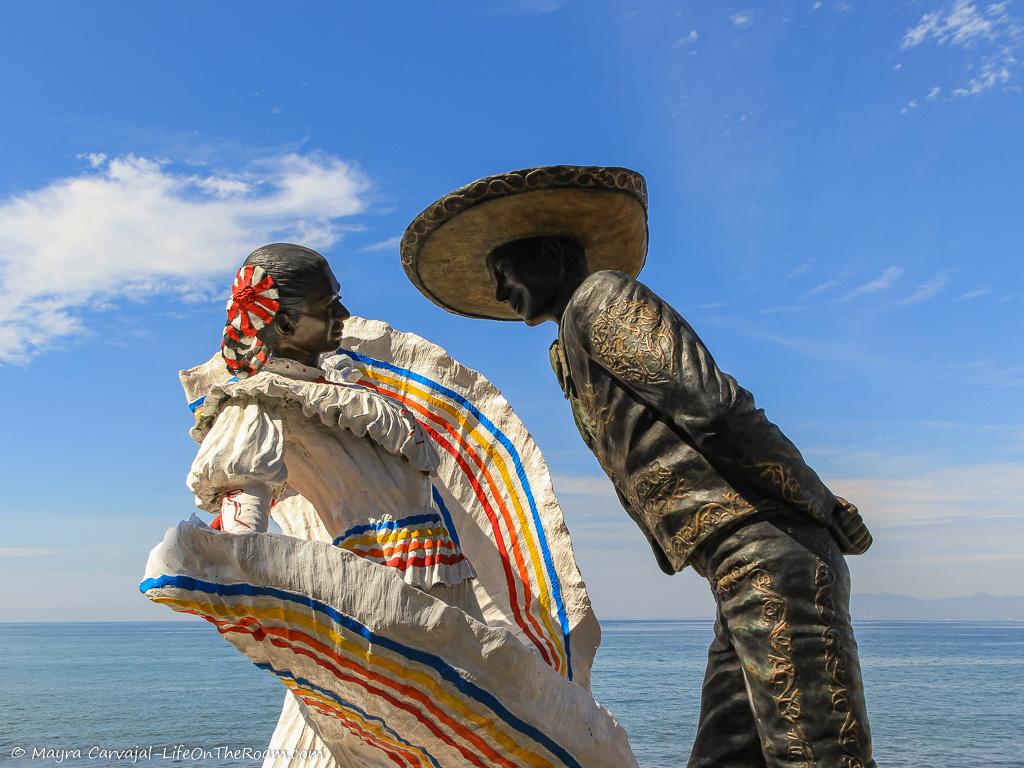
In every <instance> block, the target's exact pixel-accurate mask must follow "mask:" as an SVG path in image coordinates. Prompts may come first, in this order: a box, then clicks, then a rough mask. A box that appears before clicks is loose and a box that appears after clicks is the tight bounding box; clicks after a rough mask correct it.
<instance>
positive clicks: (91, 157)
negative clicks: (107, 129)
mask: <svg viewBox="0 0 1024 768" xmlns="http://www.w3.org/2000/svg"><path fill="white" fill-rule="evenodd" d="M75 157H77V158H78V159H79V160H85V161H86V162H88V163H89V165H91V166H92V167H93V168H99V167H100V166H101V165H103V164H104V163H105V162H107V156H106V155H105V154H103V153H102V152H82V153H80V154H78V155H75Z"/></svg>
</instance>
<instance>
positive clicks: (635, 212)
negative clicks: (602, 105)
mask: <svg viewBox="0 0 1024 768" xmlns="http://www.w3.org/2000/svg"><path fill="white" fill-rule="evenodd" d="M542 235H557V236H561V237H571V238H573V239H575V240H576V241H578V242H579V243H580V244H581V245H582V246H583V247H584V249H585V250H586V253H587V266H588V268H589V270H590V271H591V272H596V271H598V270H601V269H615V270H621V271H623V272H628V273H629V274H630V275H632V276H634V277H635V276H636V275H637V274H639V272H640V269H641V268H642V267H643V265H644V259H645V257H646V255H647V184H646V182H645V181H644V177H643V176H641V175H640V174H639V173H637V172H636V171H631V170H629V169H628V168H602V167H594V166H578V165H552V166H547V167H544V168H527V169H525V170H521V171H511V172H509V173H501V174H498V175H496V176H488V177H486V178H483V179H478V180H477V181H474V182H472V183H470V184H467V185H466V186H464V187H460V188H459V189H456V190H455V191H454V192H450V193H449V194H447V195H445V196H444V197H442V198H441V199H440V200H437V201H436V202H434V203H432V204H431V205H430V206H428V207H427V209H426V210H425V211H423V213H421V214H420V215H419V216H417V217H416V218H415V219H413V221H412V223H411V224H410V225H409V227H408V228H407V229H406V230H405V235H404V236H403V237H402V246H401V252H402V266H404V267H405V273H406V274H407V275H408V276H409V279H410V280H411V281H412V283H413V285H415V286H416V287H417V288H418V289H419V290H420V292H421V293H422V294H423V295H424V296H426V297H427V298H428V299H430V300H431V301H432V302H434V303H435V304H437V305H438V306H440V307H443V308H444V309H446V310H448V311H449V312H454V313H456V314H459V315H465V316H467V317H482V318H490V319H494V320H517V319H519V318H517V317H516V315H515V314H514V313H513V312H512V310H511V309H510V308H509V306H508V305H507V304H503V303H501V302H499V301H497V300H496V299H495V298H494V278H493V277H492V275H491V274H490V272H489V271H488V269H487V264H486V258H487V254H488V253H490V252H491V251H492V250H493V249H494V248H496V247H497V246H499V245H502V244H504V243H507V242H509V241H511V240H518V239H520V238H524V237H539V236H542Z"/></svg>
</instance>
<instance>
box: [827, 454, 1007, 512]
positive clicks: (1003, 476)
mask: <svg viewBox="0 0 1024 768" xmlns="http://www.w3.org/2000/svg"><path fill="white" fill-rule="evenodd" d="M829 487H831V488H832V489H833V490H834V491H835V492H836V493H838V494H840V495H842V496H845V497H846V498H848V499H850V501H852V502H853V503H854V504H856V505H857V506H858V507H859V508H860V510H861V512H862V513H863V514H865V516H866V519H868V520H869V521H874V522H875V524H876V525H878V526H894V525H919V524H927V523H932V522H937V521H941V520H954V519H958V518H966V519H971V518H978V517H1012V518H1024V505H1022V503H1021V498H1022V494H1024V472H1021V471H1020V466H1019V465H1015V464H980V465H961V466H953V467H941V468H936V469H934V470H931V471H928V472H923V473H919V474H913V475H907V476H905V477H902V478H895V479H891V478H877V477H874V478H872V477H865V478H845V479H839V478H831V479H829Z"/></svg>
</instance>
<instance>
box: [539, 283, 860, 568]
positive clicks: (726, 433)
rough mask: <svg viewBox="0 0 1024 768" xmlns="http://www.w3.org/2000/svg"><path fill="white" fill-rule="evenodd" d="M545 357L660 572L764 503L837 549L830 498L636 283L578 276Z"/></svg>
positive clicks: (670, 313)
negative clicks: (818, 531) (827, 536)
mask: <svg viewBox="0 0 1024 768" xmlns="http://www.w3.org/2000/svg"><path fill="white" fill-rule="evenodd" d="M551 352H552V355H551V358H552V366H553V367H554V369H555V372H556V375H558V377H559V383H560V384H561V386H562V390H563V392H565V395H566V397H567V398H568V399H569V402H570V404H571V406H572V410H573V416H574V418H575V421H576V425H577V427H578V428H579V430H580V434H581V435H582V436H583V439H584V441H585V442H586V443H587V446H588V447H589V448H590V449H591V450H592V451H593V452H594V455H595V456H596V457H597V459H598V461H599V462H600V463H601V466H602V468H603V469H604V470H605V472H606V473H607V474H608V476H609V478H611V480H612V483H613V484H614V486H615V489H616V492H617V493H618V495H619V499H620V501H621V502H622V504H623V506H624V507H625V509H626V511H627V512H628V513H629V515H630V517H632V518H633V520H634V521H635V522H636V523H637V525H639V526H640V528H641V530H642V531H643V532H644V534H645V535H646V536H647V538H648V539H649V541H650V542H651V546H652V547H653V549H654V554H655V557H656V558H657V560H658V564H659V565H660V566H661V568H662V570H663V571H665V572H666V573H673V572H676V571H680V570H682V569H683V568H685V567H686V566H687V565H688V564H690V563H689V561H690V558H691V556H692V555H693V553H694V550H695V549H696V548H697V546H698V545H699V544H700V543H701V542H702V541H704V540H705V539H707V538H708V537H709V536H710V535H712V534H713V533H714V532H715V531H717V530H719V529H721V528H722V527H723V526H727V525H730V524H733V523H735V522H737V521H740V520H742V519H743V518H745V517H747V516H749V515H752V514H754V513H755V512H759V511H764V510H768V509H772V508H776V509H777V508H780V507H789V508H791V509H794V510H798V511H799V512H800V513H802V514H806V515H808V516H810V517H811V518H813V519H815V520H817V521H818V522H820V523H821V524H822V525H824V526H826V527H827V528H829V529H830V530H832V531H833V534H834V535H836V538H837V539H839V540H840V545H843V544H844V542H843V541H842V537H841V534H837V525H836V521H835V512H834V510H835V508H836V507H837V500H836V497H835V496H833V495H832V493H831V491H829V489H828V488H826V487H825V485H824V483H822V481H821V480H820V479H819V478H818V476H817V474H815V472H814V470H812V469H811V468H810V467H809V466H807V464H806V463H805V462H804V460H803V457H802V456H801V455H800V452H799V451H798V450H797V449H796V446H794V445H793V443H791V442H790V441H789V440H788V439H787V438H786V436H785V435H784V434H783V433H782V432H781V430H779V428H778V427H776V426H775V425H774V424H772V423H771V422H770V421H768V419H767V418H765V415H764V411H762V410H761V409H759V408H757V407H756V406H755V404H754V398H753V396H752V395H751V394H750V392H748V391H747V390H746V389H744V388H743V387H741V386H740V385H739V384H737V383H736V380H735V379H734V378H733V377H732V376H730V375H728V374H726V373H723V372H722V371H721V370H719V368H718V366H717V365H716V364H715V361H714V359H713V358H712V357H711V353H710V352H708V350H707V348H706V347H705V346H704V344H703V343H702V342H701V340H700V338H699V337H698V336H697V334H696V333H695V332H694V330H693V329H692V328H691V327H690V326H689V324H688V323H687V322H686V321H685V320H683V318H682V317H680V316H679V314H678V313H677V312H676V311H675V310H674V309H672V307H670V306H669V305H668V304H666V303H665V302H664V301H663V300H662V299H661V298H659V297H658V296H657V295H656V294H655V293H654V292H653V291H651V290H650V289H649V288H648V287H647V286H645V285H643V284H642V283H640V282H638V281H637V280H634V279H632V278H630V277H629V276H628V275H626V274H624V273H622V272H608V271H604V272H595V273H594V274H592V275H590V276H589V277H588V278H587V279H586V280H585V281H584V282H583V284H582V285H581V286H580V288H579V289H578V290H577V291H576V293H575V294H573V297H572V299H571V300H570V302H569V305H568V307H567V308H566V311H565V315H564V316H563V318H562V323H561V326H560V329H559V338H558V340H557V341H556V342H555V343H554V344H553V345H552V349H551ZM864 533H865V535H866V529H865V531H864Z"/></svg>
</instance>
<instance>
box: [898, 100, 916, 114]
mask: <svg viewBox="0 0 1024 768" xmlns="http://www.w3.org/2000/svg"><path fill="white" fill-rule="evenodd" d="M917 107H918V104H917V99H911V100H910V101H908V102H907V104H906V106H905V107H903V109H901V110H900V114H902V115H905V114H907V112H909V111H910V110H912V109H917Z"/></svg>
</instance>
